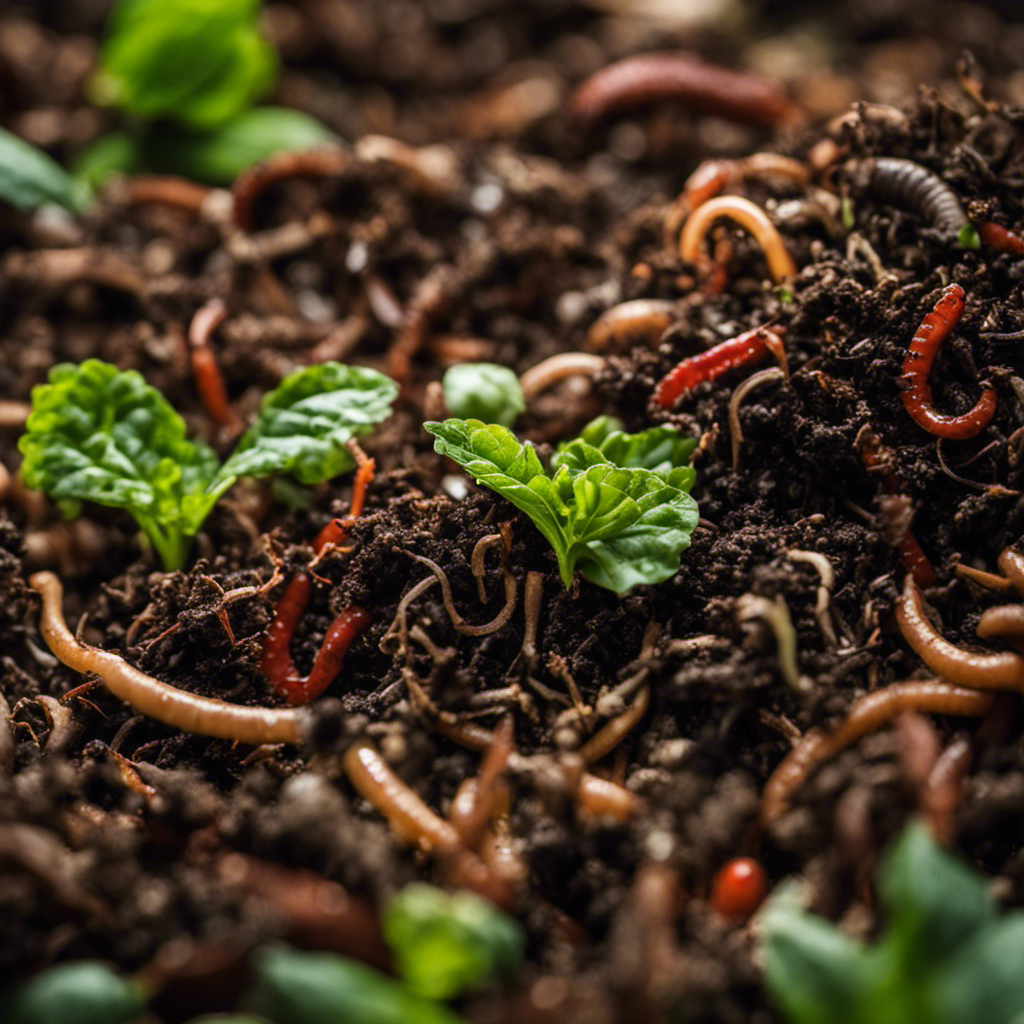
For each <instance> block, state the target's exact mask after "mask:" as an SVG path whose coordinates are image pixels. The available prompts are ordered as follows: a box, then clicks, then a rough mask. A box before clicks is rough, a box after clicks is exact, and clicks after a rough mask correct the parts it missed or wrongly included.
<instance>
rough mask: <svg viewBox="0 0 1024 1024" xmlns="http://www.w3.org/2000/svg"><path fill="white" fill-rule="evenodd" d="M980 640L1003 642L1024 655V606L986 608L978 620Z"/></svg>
mask: <svg viewBox="0 0 1024 1024" xmlns="http://www.w3.org/2000/svg"><path fill="white" fill-rule="evenodd" d="M977 634H978V636H979V637H981V639H982V640H1003V641H1004V642H1005V643H1008V644H1009V645H1010V646H1011V647H1013V648H1014V649H1015V650H1016V651H1017V652H1018V653H1021V654H1024V605H1021V604H1000V605H996V606H995V607H994V608H987V609H986V610H985V611H984V612H983V613H982V616H981V618H980V619H979V620H978V628H977Z"/></svg>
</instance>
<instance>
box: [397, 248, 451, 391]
mask: <svg viewBox="0 0 1024 1024" xmlns="http://www.w3.org/2000/svg"><path fill="white" fill-rule="evenodd" d="M451 281H452V270H451V267H449V266H447V265H441V266H438V267H435V268H434V269H433V270H431V271H430V272H429V273H428V274H427V276H426V277H424V278H423V280H422V281H420V282H419V284H417V285H416V289H415V291H414V292H413V294H412V296H411V297H410V299H409V302H408V304H407V305H406V307H405V311H404V313H403V315H402V322H401V325H400V326H399V328H398V330H397V331H396V332H395V336H394V338H393V339H392V342H391V344H390V345H389V346H388V350H387V353H386V355H385V359H386V363H387V372H388V376H389V377H391V378H392V380H396V381H398V383H399V384H405V383H406V382H407V381H408V379H409V374H410V373H411V372H412V360H413V357H414V356H415V355H416V353H417V352H419V350H420V349H421V348H422V347H423V344H424V342H425V341H426V339H427V335H428V334H429V333H430V327H431V321H432V320H433V318H434V317H435V316H436V315H437V314H438V313H440V311H441V309H442V308H443V306H444V305H445V303H446V302H447V301H448V291H449V289H450V287H451Z"/></svg>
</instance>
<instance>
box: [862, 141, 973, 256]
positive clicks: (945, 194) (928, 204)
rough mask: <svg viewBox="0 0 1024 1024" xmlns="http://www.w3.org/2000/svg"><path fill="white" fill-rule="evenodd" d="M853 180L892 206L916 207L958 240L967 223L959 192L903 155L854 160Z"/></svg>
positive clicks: (943, 230) (918, 211)
mask: <svg viewBox="0 0 1024 1024" xmlns="http://www.w3.org/2000/svg"><path fill="white" fill-rule="evenodd" d="M851 170H852V176H853V181H854V183H855V184H856V185H857V186H858V187H860V188H863V189H864V190H865V191H867V192H870V193H871V194H872V195H873V196H874V197H875V198H876V199H880V200H881V201H882V202H883V203H889V204H890V205H891V206H897V207H900V208H901V209H905V210H913V211H914V212H915V213H918V214H920V215H921V217H923V218H924V220H926V221H927V222H928V223H929V224H931V225H932V227H934V228H936V229H937V230H938V231H940V232H941V233H942V234H943V235H945V236H947V237H948V238H952V239H955V238H956V237H957V236H958V235H959V234H960V231H961V230H962V229H963V228H965V227H966V226H967V223H968V222H967V215H966V214H965V213H964V211H963V207H962V206H961V205H960V200H959V199H958V198H957V195H956V193H955V192H954V191H953V190H952V189H951V188H950V187H949V186H948V185H947V184H946V183H945V182H944V181H943V180H942V179H941V178H940V177H939V176H938V175H937V174H934V173H933V172H932V171H929V170H928V168H927V167H922V166H921V165H920V164H916V163H914V161H913V160H904V159H902V158H900V157H891V156H877V157H870V158H868V159H867V160H861V161H858V162H857V163H855V164H854V165H853V166H852V168H851Z"/></svg>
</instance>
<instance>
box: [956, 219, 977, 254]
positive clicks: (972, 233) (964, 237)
mask: <svg viewBox="0 0 1024 1024" xmlns="http://www.w3.org/2000/svg"><path fill="white" fill-rule="evenodd" d="M957 241H958V242H959V243H960V244H961V245H962V246H963V247H964V248H965V249H980V248H981V235H979V234H978V229H977V228H976V227H975V226H974V225H973V224H965V225H964V226H963V227H962V228H961V229H960V234H959V235H958V236H957Z"/></svg>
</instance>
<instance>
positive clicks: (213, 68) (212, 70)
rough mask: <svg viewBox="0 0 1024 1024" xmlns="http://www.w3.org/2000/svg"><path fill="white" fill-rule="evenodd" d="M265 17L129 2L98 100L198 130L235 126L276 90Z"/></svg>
mask: <svg viewBox="0 0 1024 1024" xmlns="http://www.w3.org/2000/svg"><path fill="white" fill-rule="evenodd" d="M258 14H259V11H258V4H257V3H253V2H251V0H246V2H244V3H242V2H239V0H163V2H159V3H158V2H153V0H123V2H122V3H120V4H118V6H117V7H115V9H114V12H113V14H112V15H111V19H110V22H109V26H108V27H109V35H108V38H107V41H106V43H105V44H104V46H103V48H102V51H101V54H100V64H101V69H100V72H99V74H98V75H97V77H96V79H95V81H94V92H95V94H96V97H97V99H98V100H99V101H100V102H106V103H110V104H112V105H115V106H119V107H121V108H123V109H124V110H126V111H127V112H128V113H130V114H133V115H135V116H136V117H142V118H156V117H163V118H167V119H169V120H173V121H177V122H178V123H179V124H184V125H189V126H192V127H197V128H211V127H214V126H216V125H218V124H221V123H223V122H225V121H227V120H228V119H229V118H231V117H234V116H235V115H236V114H238V113H240V112H241V111H243V110H245V109H246V108H247V107H249V106H251V105H252V103H253V102H254V101H255V100H256V99H257V98H258V97H259V96H260V95H261V94H262V93H264V92H266V91H267V90H268V89H269V88H270V87H271V85H272V84H273V82H274V78H275V75H276V71H277V60H276V56H275V55H274V52H273V49H272V48H271V47H270V45H269V44H268V43H267V41H266V40H265V39H263V37H262V36H261V35H260V34H259V27H258Z"/></svg>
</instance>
